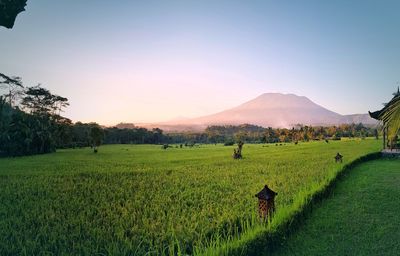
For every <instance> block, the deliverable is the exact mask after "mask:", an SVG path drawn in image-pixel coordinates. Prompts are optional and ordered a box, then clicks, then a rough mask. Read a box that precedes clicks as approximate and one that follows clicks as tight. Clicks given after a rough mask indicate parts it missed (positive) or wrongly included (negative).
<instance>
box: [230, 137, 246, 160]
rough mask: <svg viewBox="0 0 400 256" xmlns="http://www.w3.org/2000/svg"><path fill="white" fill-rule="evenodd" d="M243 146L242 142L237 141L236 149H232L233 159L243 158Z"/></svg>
mask: <svg viewBox="0 0 400 256" xmlns="http://www.w3.org/2000/svg"><path fill="white" fill-rule="evenodd" d="M243 144H244V143H243V142H242V141H239V142H238V147H237V149H233V155H232V157H233V159H242V158H243V157H242V148H243Z"/></svg>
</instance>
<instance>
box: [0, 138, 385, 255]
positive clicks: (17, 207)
mask: <svg viewBox="0 0 400 256" xmlns="http://www.w3.org/2000/svg"><path fill="white" fill-rule="evenodd" d="M380 147H381V141H380V140H374V139H366V140H356V139H354V140H342V141H330V142H329V143H326V142H325V141H315V142H307V143H299V144H298V145H295V144H282V145H275V144H245V145H244V147H243V156H244V159H242V160H233V159H232V157H231V155H232V152H233V148H234V146H223V145H200V146H199V147H193V148H188V147H184V148H175V147H174V148H169V149H167V150H163V149H161V147H160V146H159V145H107V146H101V147H100V149H99V153H97V154H93V152H92V150H91V149H89V148H84V149H67V150H59V151H58V152H57V153H54V154H47V155H37V156H29V157H18V158H6V159H0V255H53V254H56V255H62V254H74V255H160V254H161V255H162V254H164V255H176V254H207V255H221V254H226V253H227V252H229V248H233V247H235V246H236V247H238V246H241V245H243V244H245V243H246V241H250V240H251V239H252V238H253V237H254V236H256V235H257V234H258V233H262V232H273V230H274V228H276V227H279V225H280V224H281V223H282V222H283V221H285V220H287V219H288V218H290V217H291V216H292V214H293V213H294V212H295V211H298V210H299V209H300V208H301V207H302V205H303V204H304V202H305V201H307V198H309V197H310V196H311V195H312V194H313V193H314V192H316V191H318V190H320V189H321V188H323V187H324V186H325V185H326V184H327V183H328V182H329V181H330V180H332V179H333V178H334V177H335V176H336V174H337V172H338V171H340V170H341V168H342V167H343V166H344V165H345V164H346V163H349V162H351V161H353V160H355V159H357V158H359V157H360V156H363V155H365V154H368V153H371V152H376V151H379V150H380ZM337 152H340V153H341V154H342V155H343V156H344V161H343V163H335V161H334V156H335V155H336V153H337ZM265 184H268V186H269V187H270V188H271V189H273V190H274V191H277V192H278V196H277V197H276V207H277V211H276V213H275V216H274V218H273V219H272V221H271V222H269V223H267V224H266V223H264V222H262V221H260V220H259V218H258V217H257V199H256V198H255V197H254V194H255V193H257V192H258V191H259V190H261V189H262V188H263V186H264V185H265Z"/></svg>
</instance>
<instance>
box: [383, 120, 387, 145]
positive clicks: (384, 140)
mask: <svg viewBox="0 0 400 256" xmlns="http://www.w3.org/2000/svg"><path fill="white" fill-rule="evenodd" d="M383 149H384V150H385V149H386V126H385V122H383Z"/></svg>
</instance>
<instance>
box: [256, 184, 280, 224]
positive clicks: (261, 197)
mask: <svg viewBox="0 0 400 256" xmlns="http://www.w3.org/2000/svg"><path fill="white" fill-rule="evenodd" d="M276 195H278V193H276V192H275V191H273V190H271V189H270V188H269V187H268V185H265V186H264V188H263V189H262V190H261V191H260V192H258V193H257V194H256V195H255V197H257V198H258V214H259V216H260V218H264V219H265V218H267V217H268V216H272V214H273V213H274V212H275V196H276Z"/></svg>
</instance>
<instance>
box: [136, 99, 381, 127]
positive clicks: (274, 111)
mask: <svg viewBox="0 0 400 256" xmlns="http://www.w3.org/2000/svg"><path fill="white" fill-rule="evenodd" d="M245 123H247V124H254V125H259V126H262V127H273V128H290V127H293V126H294V125H296V124H303V125H312V126H329V125H340V124H348V123H363V124H365V125H376V124H377V121H376V120H374V119H372V118H370V117H369V115H368V114H352V115H341V114H338V113H336V112H333V111H331V110H329V109H326V108H325V107H323V106H321V105H318V104H316V103H314V102H313V101H311V100H310V99H309V98H308V97H306V96H298V95H296V94H292V93H289V94H282V93H263V94H261V95H259V96H258V97H256V98H254V99H252V100H249V101H246V102H244V103H242V104H240V105H238V106H236V107H233V108H230V109H227V110H224V111H220V112H217V113H214V114H211V115H205V116H201V117H197V118H189V119H184V120H176V121H168V122H159V123H147V124H137V126H142V127H145V128H155V127H159V128H161V129H163V130H165V131H174V130H175V131H190V130H193V131H198V130H204V129H205V128H206V127H207V126H209V125H239V124H245Z"/></svg>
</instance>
